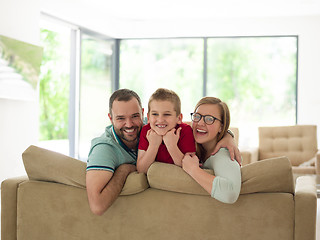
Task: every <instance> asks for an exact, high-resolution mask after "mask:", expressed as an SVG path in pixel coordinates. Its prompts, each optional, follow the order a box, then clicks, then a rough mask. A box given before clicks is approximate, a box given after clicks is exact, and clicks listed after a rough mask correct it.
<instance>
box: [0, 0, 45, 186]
mask: <svg viewBox="0 0 320 240" xmlns="http://www.w3.org/2000/svg"><path fill="white" fill-rule="evenodd" d="M0 6H1V7H0V35H3V36H7V37H10V38H14V39H17V40H20V41H24V42H27V43H31V44H34V45H37V44H38V43H39V27H38V21H39V12H40V6H39V0H28V1H24V0H0ZM36 100H37V99H36V96H35V99H34V100H33V101H20V100H10V99H4V98H0V182H1V181H2V180H4V179H6V178H10V177H15V176H21V175H25V174H26V173H25V171H24V166H23V163H22V158H21V154H22V152H23V151H24V150H25V149H26V148H27V147H28V146H29V145H30V144H35V143H36V141H37V130H38V116H37V115H38V114H37V111H38V110H37V109H38V108H37V101H36Z"/></svg>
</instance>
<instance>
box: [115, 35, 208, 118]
mask: <svg viewBox="0 0 320 240" xmlns="http://www.w3.org/2000/svg"><path fill="white" fill-rule="evenodd" d="M202 79H203V39H196V38H194V39H192V38H191V39H153V40H122V41H121V44H120V87H121V88H129V89H132V90H134V91H136V92H137V93H138V94H139V96H140V97H141V101H142V105H143V107H144V108H146V110H145V111H146V112H147V106H148V100H149V97H150V96H151V94H152V93H153V92H154V91H155V90H156V89H157V88H159V87H164V88H169V89H171V90H174V91H175V92H176V93H177V94H178V95H179V97H180V99H181V102H182V106H181V107H182V113H183V116H184V120H185V121H190V112H192V111H193V108H194V106H195V104H196V102H197V101H198V100H199V99H200V98H201V96H202V91H203V81H202Z"/></svg>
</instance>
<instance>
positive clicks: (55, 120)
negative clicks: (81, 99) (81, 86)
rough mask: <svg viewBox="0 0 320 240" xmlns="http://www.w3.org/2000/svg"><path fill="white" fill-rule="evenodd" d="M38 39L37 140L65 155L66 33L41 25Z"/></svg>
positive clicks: (68, 85)
mask: <svg viewBox="0 0 320 240" xmlns="http://www.w3.org/2000/svg"><path fill="white" fill-rule="evenodd" d="M40 37H41V45H42V46H43V57H42V64H41V70H40V78H39V79H40V82H39V107H40V109H39V115H40V116H39V118H40V121H39V128H40V129H39V141H40V145H41V146H42V147H45V148H48V149H51V150H54V151H59V152H62V153H64V154H69V140H68V108H69V87H70V84H69V77H70V30H69V29H68V28H67V27H64V26H59V25H55V24H52V23H48V22H43V27H42V28H41V30H40Z"/></svg>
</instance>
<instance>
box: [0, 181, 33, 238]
mask: <svg viewBox="0 0 320 240" xmlns="http://www.w3.org/2000/svg"><path fill="white" fill-rule="evenodd" d="M27 180H28V177H27V176H23V177H16V178H10V179H6V180H4V181H3V182H2V183H1V239H2V240H16V239H17V189H18V186H19V184H20V183H22V182H24V181H27Z"/></svg>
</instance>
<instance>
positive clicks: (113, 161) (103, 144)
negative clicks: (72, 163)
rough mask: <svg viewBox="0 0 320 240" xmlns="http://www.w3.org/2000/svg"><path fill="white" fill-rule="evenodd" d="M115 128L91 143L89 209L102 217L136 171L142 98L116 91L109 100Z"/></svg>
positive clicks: (87, 176)
mask: <svg viewBox="0 0 320 240" xmlns="http://www.w3.org/2000/svg"><path fill="white" fill-rule="evenodd" d="M108 116H109V118H110V120H111V123H112V125H110V126H108V127H106V130H105V132H104V134H102V136H100V137H98V138H95V139H93V140H92V142H91V149H90V152H89V157H88V161H87V174H86V185H87V194H88V200H89V205H90V209H91V211H92V212H93V213H94V214H97V215H102V214H103V213H104V212H105V211H106V210H107V209H108V208H109V207H110V206H111V205H112V203H113V202H114V201H115V200H116V199H117V197H118V196H119V194H120V192H121V190H122V187H123V185H124V183H125V181H126V178H127V176H128V175H129V174H130V173H131V172H133V171H136V166H135V164H136V159H137V146H138V140H139V134H140V131H141V128H142V125H143V121H142V119H143V108H142V106H141V100H140V98H139V96H138V95H137V94H136V93H135V92H134V91H131V90H128V89H120V90H118V91H115V92H114V93H113V94H112V95H111V97H110V100H109V114H108Z"/></svg>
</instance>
